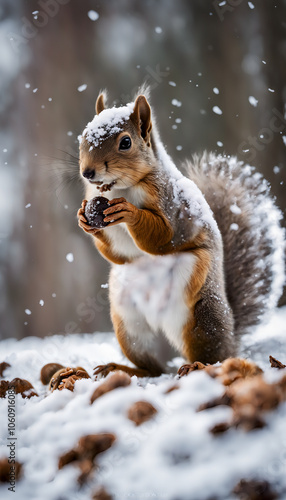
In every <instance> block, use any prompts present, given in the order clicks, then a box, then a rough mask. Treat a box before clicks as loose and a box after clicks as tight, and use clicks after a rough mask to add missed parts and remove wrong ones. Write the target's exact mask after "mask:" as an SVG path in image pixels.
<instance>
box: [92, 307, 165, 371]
mask: <svg viewBox="0 0 286 500" xmlns="http://www.w3.org/2000/svg"><path fill="white" fill-rule="evenodd" d="M111 316H112V322H113V326H114V330H115V334H116V337H117V339H118V342H119V344H120V347H121V349H122V351H123V354H124V355H125V356H126V357H127V358H128V359H130V361H132V363H134V365H135V367H130V366H126V365H121V364H117V363H108V364H107V365H101V366H97V367H96V368H95V371H94V374H95V375H96V376H101V377H105V376H106V375H108V373H110V372H111V371H118V370H121V371H124V372H125V373H127V374H128V375H130V376H131V377H132V376H133V375H136V376H137V377H158V376H159V375H161V374H162V373H163V372H164V369H163V367H162V366H161V364H160V363H159V362H158V361H157V359H156V357H155V356H154V355H153V354H154V351H155V345H156V340H157V337H156V333H154V332H152V331H151V330H150V327H149V325H148V324H147V322H146V321H145V319H144V318H143V317H142V316H141V315H138V316H134V318H132V319H130V318H129V321H128V322H127V321H124V320H123V318H122V317H121V316H120V315H119V314H118V313H117V312H115V311H114V308H113V310H112V314H111Z"/></svg>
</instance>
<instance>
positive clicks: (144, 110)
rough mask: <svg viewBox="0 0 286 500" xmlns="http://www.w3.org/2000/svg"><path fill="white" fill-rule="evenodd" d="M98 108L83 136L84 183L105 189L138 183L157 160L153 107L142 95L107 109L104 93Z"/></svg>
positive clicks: (82, 161) (81, 146)
mask: <svg viewBox="0 0 286 500" xmlns="http://www.w3.org/2000/svg"><path fill="white" fill-rule="evenodd" d="M95 111H96V114H95V116H94V118H93V120H92V121H91V122H89V123H88V124H87V126H86V127H85V129H84V131H83V133H82V135H81V137H80V173H81V175H82V176H83V178H84V180H85V182H88V183H93V184H96V185H97V187H98V188H99V189H101V190H102V191H104V190H108V188H106V186H110V185H112V187H113V186H114V187H115V188H121V189H122V188H126V187H130V186H133V185H135V184H137V183H138V182H140V180H141V179H143V178H144V177H145V176H146V175H147V174H148V173H149V172H150V171H151V170H152V164H154V161H155V157H154V153H153V150H152V146H151V129H152V122H151V108H150V105H149V103H148V101H147V98H146V96H145V95H143V94H139V95H138V96H137V97H136V99H135V101H134V102H131V103H129V104H127V105H126V106H121V107H119V108H116V107H113V108H108V107H107V106H106V93H105V92H102V93H100V94H99V96H98V98H97V100H96V104H95ZM104 186H105V188H104V189H103V187H104ZM109 189H110V188H109Z"/></svg>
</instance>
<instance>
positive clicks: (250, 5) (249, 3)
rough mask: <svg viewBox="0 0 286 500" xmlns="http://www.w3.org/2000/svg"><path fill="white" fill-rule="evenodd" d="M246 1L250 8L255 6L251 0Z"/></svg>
mask: <svg viewBox="0 0 286 500" xmlns="http://www.w3.org/2000/svg"><path fill="white" fill-rule="evenodd" d="M247 3H248V6H249V8H250V9H254V8H255V7H254V5H253V3H252V2H247Z"/></svg>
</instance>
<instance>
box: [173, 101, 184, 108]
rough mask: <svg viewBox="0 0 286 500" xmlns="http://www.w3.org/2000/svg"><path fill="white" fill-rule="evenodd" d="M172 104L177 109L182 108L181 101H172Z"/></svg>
mask: <svg viewBox="0 0 286 500" xmlns="http://www.w3.org/2000/svg"><path fill="white" fill-rule="evenodd" d="M172 104H173V106H176V107H177V108H180V107H181V106H182V103H181V101H178V99H172Z"/></svg>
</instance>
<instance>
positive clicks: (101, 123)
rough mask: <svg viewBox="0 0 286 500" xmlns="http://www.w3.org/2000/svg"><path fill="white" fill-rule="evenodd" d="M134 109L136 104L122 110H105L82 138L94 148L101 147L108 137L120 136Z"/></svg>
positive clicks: (92, 122) (114, 108)
mask: <svg viewBox="0 0 286 500" xmlns="http://www.w3.org/2000/svg"><path fill="white" fill-rule="evenodd" d="M133 109H134V102H131V103H129V104H127V105H126V106H122V107H120V108H116V107H113V108H109V109H104V110H103V111H101V113H100V114H99V115H95V116H94V118H93V120H92V121H91V122H89V123H88V124H87V126H86V127H85V129H84V131H83V133H82V137H84V138H85V139H86V140H87V141H88V142H90V143H91V144H92V145H93V146H94V147H97V146H99V144H101V142H102V141H103V140H105V139H106V138H107V137H111V136H112V135H114V134H118V133H119V132H121V131H122V130H123V125H124V123H126V121H127V120H128V119H129V117H130V115H131V113H132V111H133Z"/></svg>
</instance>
